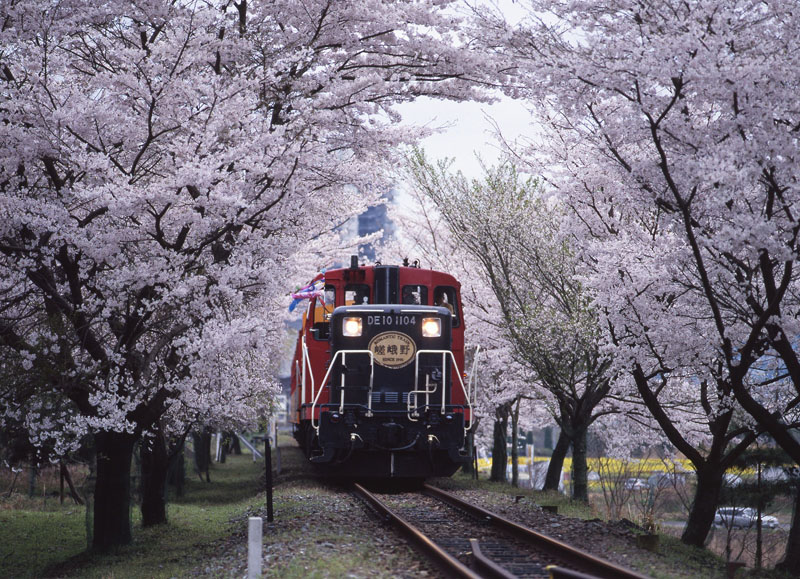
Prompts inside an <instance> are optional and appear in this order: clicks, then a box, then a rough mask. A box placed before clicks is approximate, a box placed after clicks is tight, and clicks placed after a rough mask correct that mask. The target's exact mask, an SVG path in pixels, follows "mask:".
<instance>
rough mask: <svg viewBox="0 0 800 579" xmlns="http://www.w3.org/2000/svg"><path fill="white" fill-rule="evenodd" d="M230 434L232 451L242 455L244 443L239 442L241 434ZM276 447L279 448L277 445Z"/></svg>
mask: <svg viewBox="0 0 800 579" xmlns="http://www.w3.org/2000/svg"><path fill="white" fill-rule="evenodd" d="M228 435H229V436H230V437H231V446H230V451H229V452H230V453H231V454H235V455H236V456H241V454H242V445H241V443H240V442H239V435H238V434H236V433H235V432H229V433H228ZM275 448H278V447H277V446H276V447H275Z"/></svg>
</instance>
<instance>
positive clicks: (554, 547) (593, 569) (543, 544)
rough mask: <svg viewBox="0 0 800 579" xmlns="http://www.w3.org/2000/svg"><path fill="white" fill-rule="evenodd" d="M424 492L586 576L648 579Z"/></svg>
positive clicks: (436, 492) (430, 489)
mask: <svg viewBox="0 0 800 579" xmlns="http://www.w3.org/2000/svg"><path fill="white" fill-rule="evenodd" d="M424 490H425V492H426V493H427V494H428V495H430V496H433V497H436V498H438V499H441V500H443V501H445V502H446V503H449V504H450V505H452V506H454V507H456V508H458V509H462V510H464V511H466V512H468V513H470V514H472V515H474V516H476V517H478V518H480V519H483V520H485V521H486V522H488V523H490V524H491V525H493V526H495V527H497V528H501V529H503V530H506V531H509V532H511V533H513V534H514V535H516V536H517V537H519V538H521V539H523V540H525V541H527V542H529V543H532V544H534V545H536V546H537V547H539V548H544V549H546V550H549V551H551V552H553V553H555V554H556V555H557V556H559V557H561V558H563V559H565V560H567V561H569V562H570V563H572V564H574V565H575V566H576V567H579V568H580V570H581V571H582V572H584V573H589V574H591V575H593V576H596V577H600V578H607V579H647V577H646V576H644V575H640V574H639V573H636V572H634V571H631V570H630V569H626V568H624V567H620V566H619V565H616V564H614V563H611V562H610V561H606V560H604V559H600V558H599V557H595V556H594V555H592V554H590V553H587V552H586V551H582V550H580V549H576V548H575V547H572V546H571V545H567V544H566V543H562V542H561V541H558V540H556V539H553V538H552V537H548V536H547V535H543V534H541V533H537V532H536V531H534V530H533V529H529V528H528V527H525V526H523V525H520V524H518V523H515V522H514V521H510V520H508V519H506V518H504V517H502V516H500V515H498V514H496V513H493V512H491V511H488V510H486V509H484V508H482V507H479V506H477V505H473V504H470V503H467V502H465V501H462V500H461V499H459V498H458V497H456V496H454V495H452V494H450V493H448V492H445V491H443V490H442V489H440V488H437V487H434V486H431V485H429V484H426V485H425V486H424Z"/></svg>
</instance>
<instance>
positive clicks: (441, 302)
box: [433, 290, 455, 314]
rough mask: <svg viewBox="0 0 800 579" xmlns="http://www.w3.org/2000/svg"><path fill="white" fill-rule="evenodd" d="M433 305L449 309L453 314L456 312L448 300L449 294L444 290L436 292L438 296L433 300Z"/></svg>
mask: <svg viewBox="0 0 800 579" xmlns="http://www.w3.org/2000/svg"><path fill="white" fill-rule="evenodd" d="M433 305H435V306H439V307H440V308H447V309H448V310H450V313H451V314H454V313H455V310H453V305H452V304H451V303H450V301H449V300H448V299H447V292H445V291H444V290H439V291H437V292H436V296H434V299H433Z"/></svg>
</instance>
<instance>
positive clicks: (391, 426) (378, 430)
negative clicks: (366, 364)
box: [311, 410, 471, 478]
mask: <svg viewBox="0 0 800 579" xmlns="http://www.w3.org/2000/svg"><path fill="white" fill-rule="evenodd" d="M356 424H357V426H356ZM319 428H320V430H319V432H320V436H319V439H320V440H322V441H324V442H323V443H322V447H321V453H320V451H319V450H318V451H317V452H318V454H317V455H316V456H314V455H312V456H311V462H312V463H314V464H315V465H316V466H317V467H318V468H319V470H320V471H321V472H322V473H323V474H331V475H335V476H340V477H341V476H346V477H353V478H369V477H375V478H387V477H389V478H422V477H431V476H450V475H452V474H453V473H454V472H455V471H456V470H458V468H459V467H460V466H461V465H463V464H464V463H466V462H468V461H469V460H471V457H470V456H469V455H468V454H467V453H466V452H465V451H464V446H465V437H464V416H463V414H461V413H456V412H447V413H445V414H444V415H441V414H440V413H439V411H438V410H436V411H435V412H430V413H429V414H428V418H426V417H425V416H424V415H423V416H421V417H420V419H419V420H418V421H416V422H415V421H411V420H410V419H409V418H408V416H406V415H402V416H397V415H395V416H390V415H381V414H374V415H373V416H372V417H367V416H364V415H361V416H358V417H357V418H356V416H355V414H354V413H350V414H348V412H345V413H344V414H340V413H339V412H338V410H329V411H327V412H323V413H322V414H321V417H320V425H319Z"/></svg>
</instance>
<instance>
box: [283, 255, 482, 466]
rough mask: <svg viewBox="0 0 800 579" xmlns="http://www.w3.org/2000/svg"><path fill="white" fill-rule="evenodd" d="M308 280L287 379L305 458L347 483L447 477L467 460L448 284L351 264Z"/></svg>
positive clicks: (455, 297)
mask: <svg viewBox="0 0 800 579" xmlns="http://www.w3.org/2000/svg"><path fill="white" fill-rule="evenodd" d="M314 282H315V283H316V284H317V286H318V291H317V292H315V293H314V295H313V297H312V298H311V299H310V303H309V307H308V310H307V312H306V314H304V316H303V327H302V329H301V330H300V332H299V335H298V339H297V345H296V348H295V354H294V360H293V363H292V377H291V402H292V408H291V421H292V422H293V423H294V425H295V437H296V438H297V440H298V442H299V443H300V445H301V446H302V447H303V449H304V450H305V452H306V455H307V456H308V457H309V459H310V460H311V461H312V462H313V463H314V464H315V465H317V466H318V467H319V469H320V470H321V471H322V472H323V473H324V474H329V475H333V476H342V477H353V478H391V477H399V478H424V477H428V476H449V475H451V474H452V473H453V472H455V470H456V469H457V468H458V467H459V466H461V465H462V464H463V463H465V462H467V461H469V460H471V455H470V452H469V448H468V444H467V432H468V431H469V429H470V428H471V426H472V406H471V398H472V395H471V393H470V389H469V386H468V385H467V384H466V383H465V380H464V378H465V374H464V370H465V368H464V320H463V315H462V310H461V286H460V284H459V283H458V281H457V280H456V279H455V278H454V277H453V276H451V275H449V274H447V273H443V272H438V271H433V270H426V269H420V268H418V267H408V266H382V265H375V266H359V265H358V264H357V263H356V262H355V260H354V261H353V263H352V264H351V267H349V268H341V269H333V270H329V271H327V272H326V273H325V274H324V275H323V274H320V275H319V276H317V278H315V280H314Z"/></svg>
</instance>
